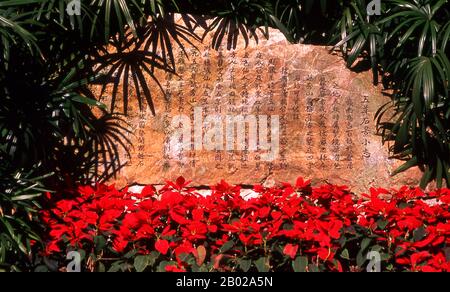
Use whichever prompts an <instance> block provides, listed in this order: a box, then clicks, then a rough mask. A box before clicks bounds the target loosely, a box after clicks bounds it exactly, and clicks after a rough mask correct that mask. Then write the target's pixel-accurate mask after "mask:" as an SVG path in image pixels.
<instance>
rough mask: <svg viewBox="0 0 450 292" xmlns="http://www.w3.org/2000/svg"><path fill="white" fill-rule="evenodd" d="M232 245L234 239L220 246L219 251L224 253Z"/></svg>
mask: <svg viewBox="0 0 450 292" xmlns="http://www.w3.org/2000/svg"><path fill="white" fill-rule="evenodd" d="M233 246H234V241H232V240H230V241H227V242H225V243H224V245H222V247H221V248H220V253H226V252H227V251H229V250H230V249H232V248H233Z"/></svg>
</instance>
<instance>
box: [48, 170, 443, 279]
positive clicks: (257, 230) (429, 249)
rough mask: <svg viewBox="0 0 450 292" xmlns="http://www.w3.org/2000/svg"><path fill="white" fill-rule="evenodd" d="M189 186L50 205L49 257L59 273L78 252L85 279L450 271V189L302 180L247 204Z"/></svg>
mask: <svg viewBox="0 0 450 292" xmlns="http://www.w3.org/2000/svg"><path fill="white" fill-rule="evenodd" d="M188 184H189V183H188V182H186V181H185V180H184V179H183V178H179V179H178V180H177V181H176V182H168V183H167V185H166V186H165V187H164V188H162V189H161V190H159V191H156V190H155V189H154V188H153V187H152V186H147V187H145V188H144V189H143V190H142V192H141V193H140V194H133V193H131V192H128V190H127V189H125V190H122V191H120V190H117V189H115V188H114V187H111V186H105V185H98V186H97V187H95V188H92V187H89V186H85V187H80V188H79V189H78V191H77V193H76V194H75V195H72V196H71V197H70V198H68V197H67V195H64V196H63V195H56V196H52V198H51V199H52V201H53V202H54V203H53V204H54V205H53V207H52V208H51V209H49V210H48V211H44V212H42V218H43V220H44V222H45V223H46V225H47V226H48V227H49V230H48V241H47V242H48V244H47V251H46V252H47V256H48V257H50V258H52V259H54V260H58V261H59V263H60V266H61V267H62V266H64V265H65V264H66V263H65V261H64V259H65V256H66V254H67V252H68V251H73V250H75V251H80V252H81V254H82V255H83V267H84V269H85V270H87V271H104V270H110V271H144V270H145V271H244V272H247V271H261V272H262V271H366V269H367V267H368V266H369V268H370V267H372V266H376V265H375V264H376V263H375V264H374V261H373V260H372V261H369V260H368V259H367V254H368V253H372V254H373V252H375V254H376V255H379V257H380V260H381V269H382V270H383V271H424V272H429V271H430V272H431V271H450V261H449V260H450V249H449V247H450V236H449V235H450V221H449V220H450V209H449V204H450V190H448V189H443V190H439V191H437V192H433V193H429V194H425V193H423V192H422V191H421V190H419V189H410V188H406V187H405V188H402V189H401V190H399V191H395V192H389V191H387V190H384V189H371V190H370V193H369V194H363V195H362V196H360V197H359V198H358V197H356V196H354V194H352V193H351V192H350V191H349V190H348V188H347V187H344V186H334V185H324V186H319V187H311V185H310V183H309V182H308V181H304V180H303V179H298V181H297V183H296V184H295V185H290V184H282V185H281V186H279V187H274V188H264V187H262V186H255V187H254V190H255V191H256V192H257V193H258V194H259V196H258V197H257V198H252V199H249V200H245V199H243V198H242V196H241V195H240V193H241V188H240V187H237V186H231V185H229V184H227V183H226V182H221V183H220V184H218V185H217V186H215V187H213V188H212V194H211V195H210V196H206V197H205V196H201V195H199V194H197V193H196V190H195V189H191V188H189V187H188ZM59 197H61V198H59ZM430 202H432V203H430ZM374 259H376V257H375V258H374ZM375 262H376V260H375Z"/></svg>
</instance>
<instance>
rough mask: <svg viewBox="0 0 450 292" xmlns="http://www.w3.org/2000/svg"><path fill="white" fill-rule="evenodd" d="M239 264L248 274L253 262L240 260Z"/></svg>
mask: <svg viewBox="0 0 450 292" xmlns="http://www.w3.org/2000/svg"><path fill="white" fill-rule="evenodd" d="M238 263H239V267H241V269H242V271H243V272H244V273H247V272H248V271H249V270H250V268H251V266H252V260H250V259H239V260H238Z"/></svg>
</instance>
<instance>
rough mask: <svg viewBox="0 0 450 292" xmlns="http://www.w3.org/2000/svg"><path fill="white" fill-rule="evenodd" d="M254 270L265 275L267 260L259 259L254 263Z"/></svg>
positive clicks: (267, 269)
mask: <svg viewBox="0 0 450 292" xmlns="http://www.w3.org/2000/svg"><path fill="white" fill-rule="evenodd" d="M255 266H256V269H258V272H260V273H266V272H268V271H269V267H268V265H267V258H266V257H261V258H259V259H257V260H256V261H255Z"/></svg>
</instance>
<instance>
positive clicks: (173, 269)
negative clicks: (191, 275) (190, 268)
mask: <svg viewBox="0 0 450 292" xmlns="http://www.w3.org/2000/svg"><path fill="white" fill-rule="evenodd" d="M165 269H166V272H168V273H184V272H186V270H185V269H184V268H179V267H178V266H177V265H167V266H166V268H165Z"/></svg>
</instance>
